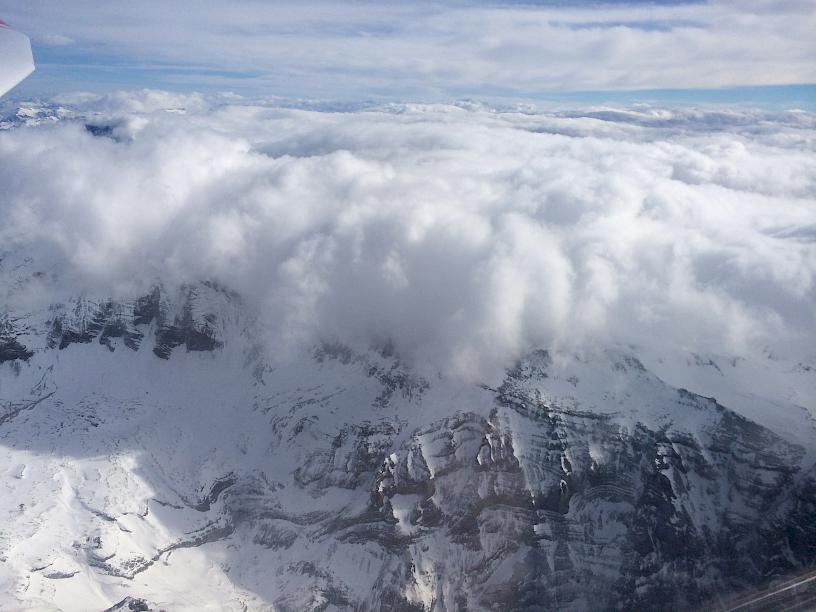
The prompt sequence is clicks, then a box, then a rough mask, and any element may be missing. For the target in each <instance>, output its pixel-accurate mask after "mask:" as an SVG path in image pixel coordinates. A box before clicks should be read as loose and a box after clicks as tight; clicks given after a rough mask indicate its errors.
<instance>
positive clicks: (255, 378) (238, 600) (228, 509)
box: [0, 267, 816, 611]
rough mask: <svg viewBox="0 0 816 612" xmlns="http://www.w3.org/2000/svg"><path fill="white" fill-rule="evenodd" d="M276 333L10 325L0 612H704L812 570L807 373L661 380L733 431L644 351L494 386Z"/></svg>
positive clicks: (723, 363)
mask: <svg viewBox="0 0 816 612" xmlns="http://www.w3.org/2000/svg"><path fill="white" fill-rule="evenodd" d="M22 269H26V268H25V267H23V268H22ZM5 272H6V273H8V272H9V270H8V269H7V270H5ZM29 272H30V270H29V271H28V272H25V273H21V272H19V271H18V272H17V274H18V279H19V281H20V282H21V283H23V282H25V278H26V274H28V273H29ZM260 333H261V332H260V331H259V329H258V328H257V322H256V321H255V319H254V318H253V317H252V316H251V314H250V312H248V309H247V308H246V307H245V305H244V304H243V303H242V300H241V298H240V296H238V295H237V294H236V293H234V292H232V291H230V290H229V289H226V288H224V287H220V286H218V285H216V284H214V283H192V284H189V285H186V286H183V287H181V288H178V289H173V290H170V289H167V288H165V287H164V286H161V285H157V286H156V287H155V288H153V289H152V290H150V291H149V292H147V293H146V294H145V295H142V296H136V297H135V298H134V299H132V300H118V301H112V300H97V299H91V298H88V297H83V298H72V299H66V300H65V301H63V302H62V303H60V304H54V305H51V306H50V307H49V308H47V309H42V310H36V309H35V310H32V311H30V312H7V313H5V314H4V315H3V319H2V333H0V361H2V363H1V364H0V465H2V466H4V467H3V471H2V473H1V474H0V486H2V488H3V494H2V495H0V512H2V515H3V517H4V519H3V521H2V522H0V592H2V595H0V607H2V608H3V609H8V610H18V609H19V610H24V609H46V610H50V609H61V610H92V609H99V610H103V609H106V608H111V607H113V609H131V610H140V609H145V610H146V609H150V610H153V609H168V610H175V609H197V610H199V609H224V610H246V609H249V610H263V609H269V610H417V611H419V610H435V611H442V610H448V611H452V610H490V609H504V610H544V609H552V610H556V609H558V610H588V609H594V610H599V609H655V610H656V609H661V610H667V609H689V608H694V607H697V606H700V605H703V604H706V603H710V602H711V601H717V600H718V599H719V600H722V599H725V598H727V597H728V596H729V595H730V594H732V593H738V592H740V591H742V590H744V589H751V588H755V587H757V586H759V585H763V584H767V583H768V582H769V581H771V580H772V579H774V578H775V577H780V576H785V575H788V574H790V573H792V572H797V571H800V570H801V569H802V568H804V567H807V566H808V565H810V564H813V563H814V562H816V468H814V460H816V454H815V453H814V451H815V450H816V429H814V426H813V421H812V418H811V415H810V414H809V413H808V412H807V411H806V410H805V409H804V408H801V407H800V406H797V404H796V402H794V401H787V402H785V401H784V400H783V399H780V396H781V395H783V392H782V391H780V390H781V389H785V388H787V389H793V388H795V389H800V390H802V389H807V388H808V385H811V388H812V385H813V382H814V378H816V370H814V368H813V367H812V366H809V365H807V364H787V363H784V362H778V361H775V360H773V359H769V360H768V363H767V364H747V363H745V362H742V361H740V360H728V359H725V358H718V357H712V356H700V355H694V356H692V355H688V356H686V365H685V369H684V368H680V367H678V366H677V365H676V363H675V364H674V365H673V366H672V368H671V371H673V372H678V371H680V372H685V373H686V374H685V375H686V376H687V377H688V378H689V380H700V381H702V382H701V388H702V387H704V386H705V384H713V383H706V382H705V381H706V378H705V376H700V375H698V374H695V372H697V370H698V369H702V370H703V371H708V370H712V371H713V372H715V373H716V376H717V377H718V378H719V379H720V380H719V381H718V385H719V387H718V388H719V389H721V390H722V392H723V393H724V394H726V395H728V391H727V390H728V389H729V388H731V391H732V393H731V395H730V396H729V397H730V398H731V399H734V398H737V397H739V395H738V393H737V391H738V390H742V392H743V393H744V400H743V401H735V403H733V404H728V403H726V404H723V403H721V402H720V401H718V400H717V399H714V398H710V397H705V396H703V395H701V394H700V393H695V392H694V390H693V389H691V390H686V389H684V388H677V387H675V386H672V385H671V384H669V383H668V382H666V381H664V380H663V379H661V378H660V377H659V376H657V375H656V374H655V373H654V371H653V370H652V369H651V368H650V367H647V366H646V365H644V364H645V363H647V362H648V361H649V360H652V361H653V363H654V364H655V369H659V368H660V367H661V364H665V363H666V359H669V358H672V359H675V361H676V360H678V359H680V357H678V356H677V355H675V354H671V355H669V354H667V355H665V356H657V357H655V356H648V355H647V356H639V355H638V351H637V349H636V348H625V349H624V348H615V349H610V350H605V351H596V352H592V353H583V354H559V353H550V352H548V351H547V350H543V349H542V350H537V351H534V352H532V353H530V354H529V355H527V356H526V358H524V359H522V360H521V361H520V362H519V363H518V365H517V366H516V367H515V368H512V369H510V370H509V371H507V372H506V375H505V376H504V378H503V380H502V381H501V382H500V384H499V385H495V384H493V385H492V386H491V385H488V384H472V383H468V382H463V381H461V380H459V379H454V378H449V377H445V376H442V375H439V376H436V377H428V376H425V377H423V376H420V375H418V374H416V373H415V372H414V368H411V367H409V366H407V365H405V364H402V363H401V362H400V360H399V359H398V357H397V356H395V355H393V354H391V349H390V348H389V347H388V346H385V347H379V348H376V349H371V350H360V349H353V348H351V347H349V346H346V345H344V344H342V343H340V342H332V343H323V344H318V345H316V346H314V347H312V348H311V349H310V350H309V351H306V352H303V353H302V354H299V355H288V356H287V357H286V358H285V359H274V357H270V356H269V355H268V354H267V353H266V352H265V351H263V350H262V349H261V348H260V345H259V337H260V336H259V334H260ZM751 368H754V369H753V370H751ZM763 368H764V370H762V369H763ZM759 371H765V372H766V375H767V380H769V381H771V380H775V381H776V383H775V384H776V386H775V387H774V386H773V385H770V386H769V387H768V388H766V392H767V393H766V397H764V398H763V397H762V396H761V395H749V394H747V393H746V392H745V389H746V386H745V384H744V379H746V378H749V377H753V376H755V375H756V372H759ZM746 372H748V374H747V375H746ZM780 380H782V381H786V383H787V384H788V387H785V386H784V385H782V384H781V383H779V381H780ZM729 385H731V386H730V387H729ZM768 403H774V405H775V406H776V408H777V413H778V414H776V415H775V416H774V417H768V422H766V423H765V424H764V425H763V424H760V423H758V422H756V421H755V420H752V419H751V418H747V417H746V414H751V411H752V410H753V411H754V412H755V413H756V414H764V413H766V412H767V410H761V409H758V408H757V406H760V407H763V406H765V405H766V404H768Z"/></svg>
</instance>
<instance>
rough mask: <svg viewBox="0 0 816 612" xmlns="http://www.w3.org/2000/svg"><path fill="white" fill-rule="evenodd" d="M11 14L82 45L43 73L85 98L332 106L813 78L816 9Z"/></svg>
mask: <svg viewBox="0 0 816 612" xmlns="http://www.w3.org/2000/svg"><path fill="white" fill-rule="evenodd" d="M4 11H5V14H4V18H5V19H6V20H7V21H9V22H10V23H11V22H13V23H14V24H15V25H16V26H17V27H19V28H20V29H22V30H24V31H27V32H29V33H30V34H31V35H32V36H34V38H35V40H42V39H43V38H44V37H45V36H47V35H48V34H49V33H51V32H54V31H59V32H60V33H61V36H63V37H65V38H66V39H68V38H70V39H72V40H74V41H76V44H75V45H74V47H76V49H75V52H76V53H77V55H65V56H63V57H60V58H59V59H56V58H55V57H54V56H53V55H52V56H49V58H48V61H50V62H51V63H50V64H49V63H48V62H46V65H45V66H44V67H43V71H42V72H41V74H44V75H46V76H47V75H48V74H54V75H56V74H57V73H58V72H59V70H60V69H61V68H60V65H67V66H68V67H70V66H71V65H77V64H78V65H81V66H83V67H84V68H88V67H90V68H91V69H90V70H83V71H81V72H77V71H76V70H73V71H71V72H70V73H69V74H65V75H63V81H64V80H65V79H66V78H70V79H72V80H73V83H74V87H75V88H82V86H83V85H84V84H87V82H93V80H94V78H98V79H99V80H100V81H101V82H105V79H109V78H110V74H109V73H110V70H109V68H110V67H111V66H114V67H116V68H118V69H119V70H121V69H122V67H123V66H127V67H128V70H129V71H134V70H139V69H141V70H145V71H147V72H149V73H151V74H152V76H150V77H149V78H151V79H152V80H151V82H153V83H161V82H165V83H166V84H167V85H166V86H171V84H173V85H178V84H179V83H187V84H190V83H194V84H196V85H197V86H198V87H199V88H200V87H202V86H210V87H216V88H223V89H235V88H242V90H243V91H245V92H248V91H252V92H255V93H258V92H263V93H266V94H276V95H285V96H295V97H303V96H314V97H321V98H332V99H338V98H340V99H348V98H354V99H360V97H363V96H371V97H378V98H381V97H392V98H393V97H396V98H397V99H402V100H404V99H408V98H412V99H417V98H420V99H425V100H428V99H443V100H448V99H450V98H451V96H453V97H462V96H478V97H479V98H480V99H483V98H484V97H485V96H487V95H507V96H519V95H521V96H529V95H535V94H539V93H541V92H552V91H564V90H610V89H643V88H678V87H680V88H689V87H715V88H716V87H727V86H739V85H780V84H801V83H813V82H814V81H816V65H815V64H814V62H813V57H814V53H816V43H814V37H813V31H814V30H816V14H815V13H814V11H813V6H812V2H810V1H809V0H784V1H780V0H745V1H743V2H739V3H734V2H730V1H727V0H713V1H710V2H696V1H693V2H674V1H671V2H668V3H666V2H648V3H644V2H614V3H613V2H608V3H596V2H575V3H561V2H526V1H525V2H522V1H519V2H512V1H502V2H486V1H474V2H433V3H431V2H409V3H393V2H371V1H362V2H353V3H349V2H338V1H332V0H322V1H317V2H292V1H291V0H284V1H282V2H274V3H269V2H259V1H257V0H241V1H238V2H206V3H202V2H195V1H194V0H178V1H176V2H164V1H159V0H145V1H143V2H138V3H134V2H121V1H114V2H105V3H99V2H94V1H91V0H78V1H75V2H71V3H54V2H48V1H46V0H29V1H28V2H25V3H18V5H16V6H9V7H6V8H5V9H4ZM49 71H52V72H49ZM120 74H121V73H120ZM123 78H127V77H126V76H125V77H123ZM142 78H145V77H142ZM77 79H83V81H82V82H77ZM63 89H64V83H63ZM349 92H353V93H351V94H350V93H349Z"/></svg>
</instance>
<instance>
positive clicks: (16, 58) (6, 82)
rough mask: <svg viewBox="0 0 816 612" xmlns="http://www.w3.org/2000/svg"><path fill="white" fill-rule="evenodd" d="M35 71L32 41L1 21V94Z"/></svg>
mask: <svg viewBox="0 0 816 612" xmlns="http://www.w3.org/2000/svg"><path fill="white" fill-rule="evenodd" d="M33 71H34V58H33V56H32V55H31V41H29V40H28V36H26V35H25V34H20V33H19V32H16V31H15V30H12V29H11V28H10V27H9V26H8V24H6V23H5V22H4V21H0V96H2V95H3V94H5V93H6V92H7V91H8V90H10V89H11V88H12V87H14V86H15V85H17V83H19V82H20V81H22V80H23V79H24V78H26V77H27V76H28V75H29V74H31V73H32V72H33Z"/></svg>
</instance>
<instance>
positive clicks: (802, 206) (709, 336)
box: [0, 92, 816, 373]
mask: <svg viewBox="0 0 816 612" xmlns="http://www.w3.org/2000/svg"><path fill="white" fill-rule="evenodd" d="M62 103H63V106H62V107H59V108H57V107H55V106H47V107H43V108H40V109H39V110H37V109H33V110H32V109H29V110H28V112H23V113H22V114H21V116H23V117H29V119H30V118H31V117H39V118H40V119H42V118H43V117H45V116H48V117H52V118H59V120H58V121H45V120H37V121H30V122H31V123H36V124H37V125H31V126H28V127H26V126H18V127H13V128H12V129H7V130H5V131H0V185H3V190H2V193H1V194H0V216H1V217H2V219H3V223H2V224H1V225H0V245H2V247H1V248H0V250H2V251H3V252H4V253H7V254H8V253H15V252H16V253H27V254H31V255H33V256H34V257H35V258H36V259H37V261H38V262H39V263H40V264H41V265H42V266H43V267H45V268H46V269H49V270H56V271H58V273H59V274H58V275H59V277H60V278H63V279H69V280H68V281H66V283H67V284H68V285H69V287H71V288H72V289H74V290H77V289H78V288H85V289H86V290H88V291H92V292H96V293H97V294H100V295H104V294H105V292H109V293H117V292H118V293H122V292H125V293H126V292H128V291H134V290H135V289H134V285H138V284H142V285H146V284H149V283H151V282H153V281H154V280H155V279H157V278H161V279H163V280H165V282H184V281H188V280H191V279H200V278H207V279H214V280H218V281H220V282H222V283H223V284H225V285H227V286H230V287H233V288H235V289H236V290H238V291H239V292H240V293H241V294H243V295H244V296H245V297H246V300H247V302H248V303H249V304H250V305H251V307H252V308H253V309H255V310H256V312H257V313H259V315H260V316H261V318H262V320H263V322H264V324H265V327H266V329H267V330H269V334H270V338H269V346H270V347H278V346H284V345H304V344H308V343H310V342H314V341H317V340H319V339H321V338H339V339H342V340H346V341H350V342H359V343H371V342H382V341H384V340H393V342H394V343H395V345H396V347H397V349H398V350H399V351H400V353H401V354H402V355H404V356H405V357H406V358H409V359H413V360H416V361H419V362H424V363H430V364H432V365H433V366H434V367H438V368H441V369H445V370H449V371H456V372H470V373H473V372H485V371H490V370H491V369H493V368H495V367H497V366H504V365H507V364H508V363H510V362H511V361H512V360H513V359H514V358H515V357H516V356H518V355H519V354H520V353H521V352H522V351H525V350H528V349H530V348H531V347H535V346H547V347H562V348H573V347H580V346H587V345H608V344H612V343H636V344H641V345H648V346H652V347H660V346H669V345H670V346H673V347H680V348H685V349H689V350H698V351H704V350H714V351H718V352H723V351H732V352H746V351H755V350H756V351H759V350H764V349H766V348H771V349H772V350H775V351H777V352H781V353H785V354H788V355H791V356H795V355H797V354H804V353H807V352H808V351H812V347H813V346H816V312H814V310H815V309H814V304H816V229H814V228H816V158H814V155H813V145H814V142H816V117H814V116H813V115H812V114H808V113H802V112H784V113H762V112H759V111H731V112H729V111H723V110H716V111H705V110H666V109H657V108H650V107H637V108H628V109H592V108H585V109H580V110H577V111H574V110H563V109H562V110H557V109H554V110H531V109H526V110H518V109H507V110H496V109H491V108H486V107H482V106H476V105H471V106H467V107H465V106H412V105H390V106H385V107H378V108H368V109H361V110H357V111H353V112H328V111H313V110H302V109H300V110H299V109H287V108H279V107H275V106H274V105H271V104H264V103H261V102H258V101H254V102H249V101H243V100H241V99H237V98H229V97H223V98H207V97H203V96H181V95H172V94H164V93H161V92H145V93H141V94H127V95H125V94H115V95H110V96H106V97H102V98H99V97H91V96H85V97H74V98H72V99H70V100H62ZM87 124H90V125H92V126H93V127H94V129H93V130H89V129H87V128H86V125H87ZM103 128H104V129H103ZM92 131H93V132H96V134H97V135H94V134H93V133H92ZM98 134H103V135H102V136H100V135H98ZM11 299H13V297H12V296H11V294H7V297H6V301H9V300H11ZM42 299H45V298H42Z"/></svg>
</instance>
